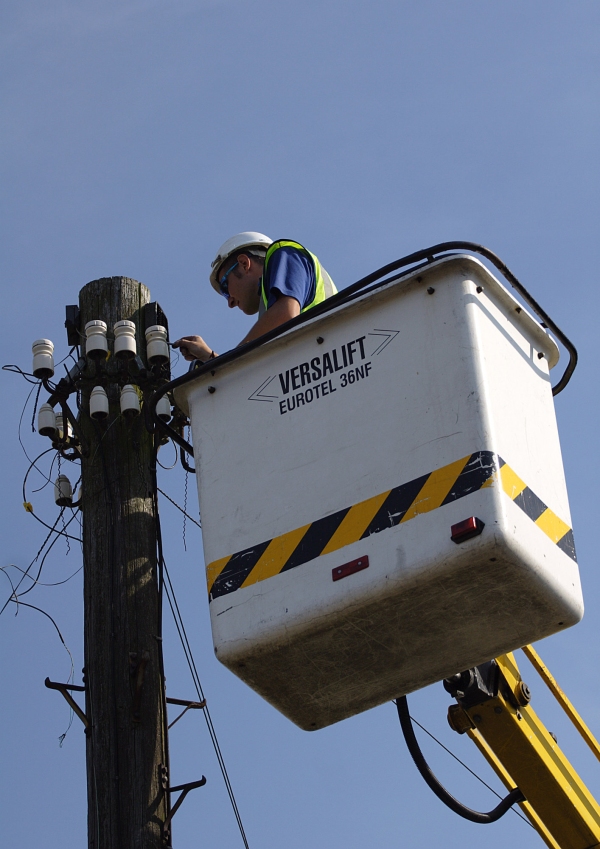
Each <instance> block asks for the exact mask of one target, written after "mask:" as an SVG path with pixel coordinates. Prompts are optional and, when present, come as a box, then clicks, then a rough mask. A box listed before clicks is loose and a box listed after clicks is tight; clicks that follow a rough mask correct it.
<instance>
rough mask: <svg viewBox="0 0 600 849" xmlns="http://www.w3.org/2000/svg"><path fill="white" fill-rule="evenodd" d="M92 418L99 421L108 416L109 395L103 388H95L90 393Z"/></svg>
mask: <svg viewBox="0 0 600 849" xmlns="http://www.w3.org/2000/svg"><path fill="white" fill-rule="evenodd" d="M90 416H91V417H92V418H93V419H98V420H102V419H105V418H106V417H107V416H108V395H107V394H106V390H105V389H104V387H103V386H94V388H93V389H92V391H91V393H90Z"/></svg>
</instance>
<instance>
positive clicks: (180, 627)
mask: <svg viewBox="0 0 600 849" xmlns="http://www.w3.org/2000/svg"><path fill="white" fill-rule="evenodd" d="M164 570H165V577H166V584H165V590H166V596H167V600H168V602H169V606H170V608H171V613H172V614H173V619H174V621H175V627H176V629H177V633H178V634H179V639H180V640H181V644H182V647H183V651H184V654H185V657H186V660H187V663H188V666H189V668H190V672H191V675H192V681H193V683H194V687H195V688H196V693H197V695H198V699H199V701H204V700H205V696H204V691H203V689H202V684H201V682H200V677H199V675H198V670H197V668H196V663H195V661H194V657H193V654H192V650H191V647H190V643H189V640H188V636H187V633H186V631H185V625H184V624H183V618H182V617H181V612H180V610H179V605H178V604H177V599H176V597H175V592H174V589H173V585H172V583H171V579H170V576H169V572H168V569H167V566H166V563H165V564H164ZM171 596H172V598H171ZM202 712H203V714H204V719H205V721H206V725H207V728H208V733H209V736H210V738H211V741H212V744H213V748H214V750H215V754H216V756H217V761H218V763H219V767H220V769H221V774H222V775H223V780H224V782H225V787H226V789H227V793H228V795H229V800H230V802H231V806H232V808H233V812H234V816H235V818H236V821H237V824H238V828H239V830H240V834H241V836H242V840H243V843H244V846H245V847H246V849H249V846H248V840H247V838H246V833H245V831H244V826H243V823H242V818H241V815H240V812H239V809H238V806H237V802H236V800H235V795H234V793H233V787H232V786H231V781H230V780H229V775H228V773H227V767H226V766H225V760H224V758H223V754H222V752H221V747H220V745H219V741H218V739H217V733H216V731H215V728H214V725H213V721H212V717H211V715H210V711H209V709H208V705H206V706H205V707H204V708H203V709H202Z"/></svg>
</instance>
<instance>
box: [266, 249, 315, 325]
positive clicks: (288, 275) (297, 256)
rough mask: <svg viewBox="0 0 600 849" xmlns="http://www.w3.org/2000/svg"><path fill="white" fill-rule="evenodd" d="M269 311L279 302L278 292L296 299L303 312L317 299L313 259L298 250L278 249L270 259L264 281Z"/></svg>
mask: <svg viewBox="0 0 600 849" xmlns="http://www.w3.org/2000/svg"><path fill="white" fill-rule="evenodd" d="M264 286H265V295H266V298H267V309H269V307H272V306H273V304H274V303H275V301H276V300H277V296H276V294H275V293H276V292H278V293H279V294H280V295H285V296H287V297H289V298H295V299H296V300H297V301H298V303H299V304H300V309H301V310H303V309H304V307H305V306H306V305H307V304H310V302H311V301H312V300H313V298H314V297H315V292H316V286H317V281H316V279H315V267H314V264H313V261H312V259H311V258H310V256H308V255H307V254H306V253H304V252H303V251H299V250H298V248H290V247H283V248H277V250H276V251H275V252H274V254H273V255H272V256H271V257H270V259H269V264H268V265H267V275H266V278H265V281H264Z"/></svg>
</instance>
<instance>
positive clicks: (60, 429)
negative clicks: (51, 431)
mask: <svg viewBox="0 0 600 849" xmlns="http://www.w3.org/2000/svg"><path fill="white" fill-rule="evenodd" d="M56 435H57V436H58V438H59V439H64V437H65V429H64V422H63V414H62V413H57V414H56ZM71 436H73V428H72V427H71V422H70V421H68V420H67V437H71Z"/></svg>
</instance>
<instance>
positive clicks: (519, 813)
mask: <svg viewBox="0 0 600 849" xmlns="http://www.w3.org/2000/svg"><path fill="white" fill-rule="evenodd" d="M411 720H412V721H413V722H414V724H415V725H418V726H419V728H420V729H421V731H424V732H425V734H427V736H428V737H431V739H432V740H433V741H434V742H436V743H437V744H438V746H441V747H442V749H443V750H444V751H445V752H447V753H448V754H449V755H450V757H451V758H454V760H455V761H457V762H458V763H459V764H460V765H461V766H462V767H464V768H465V769H466V770H467V772H470V773H471V775H472V776H473V778H476V779H477V781H479V782H480V783H481V784H483V786H484V787H486V788H487V789H488V790H489V791H490V792H491V793H493V794H494V796H497V797H498V799H501V798H502V796H501V795H500V794H499V793H497V792H496V791H495V790H494V788H493V787H490V785H489V784H487V782H485V781H484V780H483V778H482V777H481V776H480V775H477V773H476V772H474V771H473V770H472V769H471V767H469V766H467V764H466V763H465V762H464V761H461V759H460V758H459V757H457V756H456V755H455V754H454V752H451V751H450V749H448V748H447V746H444V744H443V743H442V741H441V740H438V738H437V737H435V736H434V735H433V734H432V733H431V731H428V730H427V729H426V728H425V726H424V725H421V723H420V722H419V720H418V719H415V718H414V716H411ZM511 810H512V812H513V814H516V815H517V816H518V817H519V818H520V819H522V820H523V822H524V823H527V825H528V826H529V827H530V828H533V830H534V831H535V826H534V825H533V824H532V823H530V822H529V820H528V819H527V817H524V816H523V814H522V813H521V812H520V811H517V809H516V808H512V809H511Z"/></svg>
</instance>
